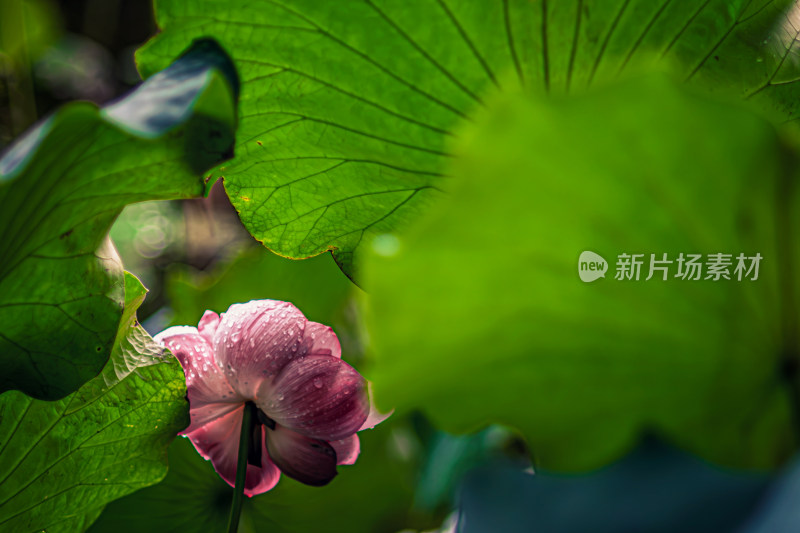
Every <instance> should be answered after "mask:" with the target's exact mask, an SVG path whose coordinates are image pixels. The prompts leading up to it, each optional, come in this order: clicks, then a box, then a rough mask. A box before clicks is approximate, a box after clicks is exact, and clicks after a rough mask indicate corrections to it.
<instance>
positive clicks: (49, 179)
mask: <svg viewBox="0 0 800 533" xmlns="http://www.w3.org/2000/svg"><path fill="white" fill-rule="evenodd" d="M232 69H233V66H232V65H231V64H230V61H229V59H228V58H227V56H226V55H225V53H224V52H223V51H222V50H220V49H219V47H218V45H216V44H215V43H213V42H212V41H208V40H207V41H203V42H200V43H197V44H196V45H195V46H194V47H193V48H192V49H191V50H190V51H189V52H187V53H186V54H185V55H184V56H183V57H181V58H180V59H178V60H177V61H176V62H175V63H173V64H172V66H170V67H169V68H168V69H166V70H165V71H163V72H162V73H160V74H158V75H156V76H154V77H153V78H151V79H150V80H148V81H147V82H146V83H145V84H143V85H142V86H141V87H140V88H139V89H137V90H135V91H134V92H132V93H131V94H130V95H128V96H127V97H125V98H124V99H122V100H119V101H117V102H116V103H114V104H111V105H109V106H107V107H105V108H103V109H98V108H96V107H95V106H94V105H92V104H89V103H84V102H81V103H73V104H70V105H67V106H65V107H64V108H63V109H61V110H60V111H58V112H57V113H55V114H54V115H53V116H52V117H50V118H49V119H47V120H45V121H44V122H42V123H41V124H40V125H39V126H38V127H36V128H34V129H33V130H31V131H29V132H28V133H27V134H26V135H24V136H23V137H22V138H20V139H19V140H18V141H17V143H16V144H15V145H14V146H13V147H12V148H11V149H10V150H9V151H8V152H6V153H5V154H4V156H3V157H2V159H0V204H2V205H3V206H4V208H3V209H2V210H0V237H1V238H0V243H1V244H0V257H2V258H3V261H2V263H1V264H0V352H2V354H3V357H2V359H0V391H5V390H9V389H18V390H21V391H23V392H25V393H27V394H30V395H32V396H35V397H37V398H43V399H51V400H52V399H58V398H62V397H64V396H65V395H67V394H69V393H70V392H72V391H74V390H76V389H77V388H78V387H80V386H81V385H82V384H83V383H85V382H86V381H87V380H89V379H91V378H92V377H94V376H96V375H97V373H98V372H100V370H101V369H102V368H103V366H104V365H105V363H106V361H107V360H108V357H109V353H110V350H111V346H112V344H113V342H114V336H115V335H116V332H117V327H118V325H119V321H120V316H121V313H122V304H123V287H122V269H121V267H120V265H119V264H118V263H119V261H118V259H117V258H116V253H115V252H114V251H113V247H103V249H102V250H100V251H98V248H100V246H101V242H102V240H103V238H104V237H105V235H106V233H107V232H108V229H109V227H110V226H111V223H112V222H113V220H114V218H115V217H116V216H117V215H118V214H119V212H120V210H121V209H122V208H123V207H124V206H125V205H126V204H129V203H133V202H140V201H144V200H153V199H167V198H187V197H190V196H197V195H200V194H202V192H203V182H202V179H201V178H200V177H199V174H200V173H201V172H202V171H203V170H204V169H207V168H208V167H210V166H211V165H212V164H213V163H216V162H218V161H220V160H221V159H222V158H224V157H226V154H228V152H229V149H230V146H231V143H232V140H233V130H234V126H235V100H234V94H233V92H234V91H235V89H232V87H231V85H234V86H235V84H236V78H235V73H233V70H232Z"/></svg>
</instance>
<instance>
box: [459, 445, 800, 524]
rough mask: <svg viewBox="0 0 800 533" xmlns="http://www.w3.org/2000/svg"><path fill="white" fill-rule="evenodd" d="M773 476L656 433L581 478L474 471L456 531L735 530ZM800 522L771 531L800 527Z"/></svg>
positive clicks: (501, 468) (500, 466)
mask: <svg viewBox="0 0 800 533" xmlns="http://www.w3.org/2000/svg"><path fill="white" fill-rule="evenodd" d="M770 481H771V479H770V477H769V476H766V475H763V474H761V475H756V474H753V473H747V472H740V471H732V470H725V469H720V468H715V467H714V466H712V465H709V464H708V463H706V462H704V461H701V460H700V459H698V458H697V457H693V456H690V455H687V454H684V453H681V452H679V451H677V450H675V449H674V448H671V447H669V446H666V445H664V444H663V443H660V442H657V441H654V440H652V439H649V440H648V441H647V442H645V443H644V444H643V445H641V446H640V447H638V448H637V449H636V450H634V451H633V452H632V453H631V454H629V455H627V456H625V457H624V458H623V459H621V460H620V461H617V462H615V463H614V464H612V465H609V466H607V467H605V468H603V469H601V470H598V471H596V472H590V473H587V474H584V475H580V476H565V475H557V474H552V473H548V472H537V474H536V475H532V474H530V473H526V472H523V471H522V470H520V469H519V468H514V467H513V465H510V464H504V463H503V462H500V461H497V462H495V464H493V465H490V466H489V465H486V466H482V467H480V468H477V469H475V470H473V471H472V472H470V473H469V474H468V475H467V476H466V479H465V481H464V483H463V485H462V486H461V489H460V494H459V513H458V516H459V523H458V528H457V530H456V531H458V532H459V533H483V532H485V531H502V532H503V533H586V532H587V531H591V532H592V533H642V532H647V533H674V532H676V531H680V532H681V533H708V532H710V531H713V532H714V533H734V532H740V529H739V528H740V526H741V525H742V524H743V523H744V522H745V519H747V518H748V517H749V516H750V515H752V514H753V511H754V510H755V509H756V508H757V507H758V505H759V502H760V500H762V499H763V497H764V493H765V492H766V489H767V487H768V485H769V482H770ZM797 525H798V522H794V524H793V526H790V525H789V523H786V526H787V527H786V528H785V529H780V530H771V531H773V532H775V533H777V532H778V531H794V530H795V529H796V528H797ZM764 533H766V531H765V532H764Z"/></svg>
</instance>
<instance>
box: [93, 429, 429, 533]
mask: <svg viewBox="0 0 800 533" xmlns="http://www.w3.org/2000/svg"><path fill="white" fill-rule="evenodd" d="M397 426H398V421H397V420H393V421H390V422H384V423H383V424H381V425H379V426H378V427H377V428H376V429H374V430H371V431H366V432H362V433H361V434H360V437H361V455H360V456H359V458H358V461H357V462H356V464H355V465H352V466H340V467H339V475H338V476H336V478H335V479H334V480H333V481H332V482H331V483H330V485H327V486H325V487H321V488H320V487H309V486H307V485H302V484H301V483H298V482H296V481H294V480H293V479H290V478H288V477H286V476H283V477H282V478H281V481H280V482H279V483H278V486H277V487H276V488H274V489H273V490H271V491H269V492H267V493H265V494H262V495H260V496H256V497H254V498H251V499H248V500H247V501H245V502H244V510H243V515H242V522H241V524H240V527H239V531H240V532H241V533H249V532H253V533H261V532H264V533H282V532H286V533H290V532H291V533H294V532H297V531H322V530H324V531H331V532H334V533H338V532H342V533H344V532H353V531H369V532H374V533H382V532H385V533H395V532H397V531H399V530H401V529H403V528H406V527H417V528H423V527H428V528H429V527H432V526H433V525H435V524H436V523H437V522H436V521H435V520H434V519H433V518H432V517H425V516H415V515H413V514H411V513H410V511H409V509H410V507H411V502H412V494H413V482H414V479H413V472H414V464H413V462H410V461H409V460H407V459H403V458H402V456H401V455H399V454H398V452H397V451H395V449H394V447H393V446H392V440H393V431H392V428H393V427H397ZM169 464H170V469H169V473H168V474H167V477H166V479H165V480H164V481H163V482H162V483H160V484H158V485H156V486H154V487H150V488H148V489H145V490H141V491H139V492H137V493H135V494H132V495H130V496H128V497H126V498H123V499H121V500H118V501H116V502H114V503H112V504H111V505H109V506H108V507H107V508H106V510H105V512H104V513H103V514H102V516H101V517H100V519H99V520H98V521H97V522H96V523H95V524H94V526H93V527H92V529H91V530H90V531H91V533H104V532H109V533H110V532H113V533H127V532H141V531H146V530H149V529H152V528H153V525H154V524H157V527H158V530H159V531H192V532H194V531H225V526H226V523H227V519H228V513H229V510H230V501H231V497H232V489H231V487H230V486H228V485H227V484H226V483H225V482H224V481H222V480H221V479H220V478H219V476H218V475H217V474H216V472H214V469H213V468H212V466H211V464H210V463H209V462H207V461H205V460H203V458H202V457H200V455H199V454H198V453H197V451H195V449H194V448H193V447H192V445H191V443H190V442H189V441H188V440H186V439H177V440H176V441H175V442H174V443H173V444H172V446H170V450H169ZM437 518H438V520H439V521H440V520H441V517H437Z"/></svg>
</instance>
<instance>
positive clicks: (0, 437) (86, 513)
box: [0, 273, 189, 533]
mask: <svg viewBox="0 0 800 533" xmlns="http://www.w3.org/2000/svg"><path fill="white" fill-rule="evenodd" d="M145 292H146V290H145V289H144V287H143V286H142V285H141V283H139V280H137V279H136V278H135V277H134V276H132V275H130V274H127V273H126V274H125V312H124V315H123V318H122V326H121V328H120V330H119V332H118V333H117V339H116V341H115V343H114V348H113V350H112V353H111V359H110V360H109V361H108V364H106V366H105V368H104V369H103V372H102V373H101V374H100V375H99V376H97V377H96V378H94V379H92V380H91V381H89V382H88V383H86V384H85V385H84V386H83V387H81V388H80V389H79V390H78V391H77V392H75V393H73V394H71V395H69V396H67V397H66V398H64V399H62V400H59V401H57V402H45V401H42V400H33V399H31V398H29V397H28V396H25V395H24V394H22V393H21V392H18V391H10V392H6V393H4V394H3V395H2V396H0V443H2V444H0V465H2V466H0V530H2V531H41V530H47V531H48V532H51V533H57V532H61V531H63V532H70V533H71V532H74V531H83V530H84V529H86V527H88V525H89V524H91V522H92V521H93V520H94V519H95V518H96V517H97V516H98V515H99V514H100V512H101V511H102V509H103V507H104V506H105V505H106V503H108V502H109V501H111V500H114V499H116V498H120V497H122V496H124V495H126V494H130V493H131V492H134V491H136V490H138V489H140V488H142V487H145V486H148V485H152V484H153V483H156V482H157V481H159V480H160V479H161V478H163V477H164V475H165V473H166V448H167V445H168V444H169V443H170V441H172V440H173V439H174V437H175V435H176V434H177V432H178V431H180V430H181V429H183V428H185V427H186V426H187V425H188V424H189V404H188V402H187V401H186V398H185V395H186V387H185V385H184V376H183V371H182V370H181V367H180V365H179V364H178V362H177V360H176V359H175V358H173V357H172V356H171V355H169V353H166V355H165V353H164V350H163V348H161V347H160V346H158V344H156V343H155V342H154V341H153V339H152V338H150V336H149V335H148V334H147V333H146V332H145V331H144V330H143V329H142V328H141V327H140V326H139V324H138V323H137V321H136V314H135V312H136V309H137V308H138V307H139V305H140V304H141V302H142V301H143V300H144V295H145Z"/></svg>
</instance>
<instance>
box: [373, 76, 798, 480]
mask: <svg viewBox="0 0 800 533" xmlns="http://www.w3.org/2000/svg"><path fill="white" fill-rule="evenodd" d="M462 138H463V139H464V142H463V144H462V145H461V147H460V148H459V149H458V154H459V157H458V158H457V159H456V161H455V164H454V169H453V173H454V174H455V175H456V176H458V178H459V185H461V187H459V188H458V189H457V190H456V191H455V192H454V194H453V198H452V201H451V202H450V203H448V205H447V206H446V208H444V209H443V210H442V211H441V212H437V214H436V215H435V216H433V217H431V218H430V219H429V220H428V221H427V224H423V225H422V226H421V227H419V228H418V229H417V231H416V232H415V233H414V234H413V235H411V236H409V237H408V238H407V239H399V240H398V239H397V237H395V236H393V235H387V236H384V237H383V238H381V239H378V240H376V242H375V246H374V248H375V253H374V255H373V257H372V258H371V261H369V262H368V263H367V265H366V266H365V274H366V281H367V283H366V287H367V289H368V294H369V295H370V298H369V299H368V300H367V304H368V308H369V309H368V313H367V318H368V325H369V332H370V338H371V340H372V342H373V343H374V344H373V351H374V354H375V364H374V368H373V371H372V373H371V374H369V377H370V378H371V379H373V381H374V384H375V391H376V395H377V400H378V403H379V406H380V407H383V408H384V409H385V408H388V407H390V406H396V407H397V409H398V412H405V411H408V410H411V409H415V408H418V407H421V408H424V410H425V412H426V413H428V414H429V415H430V416H431V417H432V419H433V420H434V422H435V423H436V424H437V425H438V426H439V427H440V428H442V429H444V430H445V431H453V432H463V431H467V430H472V429H475V428H477V427H481V426H482V425H484V424H487V423H490V422H496V423H501V424H506V425H510V426H513V427H516V428H518V429H520V430H521V431H522V433H523V434H524V435H525V437H526V438H527V439H528V442H529V444H530V446H531V448H532V449H533V452H534V454H535V457H536V458H537V459H538V460H539V461H540V463H541V464H542V465H544V466H546V467H549V468H554V469H585V468H591V467H596V466H599V465H601V464H603V463H605V462H608V461H610V460H612V459H614V458H617V457H619V456H620V455H622V454H623V453H624V452H625V451H626V450H627V449H630V447H631V446H633V444H634V442H635V441H636V440H637V437H638V435H639V433H640V432H641V430H642V429H644V428H652V429H653V430H655V431H656V432H658V433H661V434H665V435H667V436H668V438H669V440H670V441H673V442H675V443H677V444H679V445H680V446H682V447H684V448H686V449H688V450H690V451H692V452H695V453H698V454H700V455H701V456H703V457H706V458H710V459H713V460H716V461H720V462H722V463H726V464H731V465H739V466H746V467H758V468H767V467H772V466H775V465H777V464H780V463H781V462H782V461H783V460H785V459H786V458H787V457H788V456H789V455H790V454H791V452H792V450H793V449H794V447H795V445H796V443H797V438H796V436H795V435H793V432H792V406H791V401H790V395H791V391H792V390H796V387H797V381H796V380H797V379H798V378H797V375H796V373H792V372H791V368H792V365H791V363H794V362H796V360H797V357H798V345H797V338H796V336H795V335H794V332H795V331H796V329H797V323H798V318H797V317H798V314H797V305H798V300H799V299H798V296H799V295H798V292H797V286H796V285H794V284H793V283H792V272H793V271H792V267H791V265H792V264H797V263H796V261H797V259H798V255H797V254H798V248H797V247H796V246H795V245H794V244H793V240H792V237H791V228H797V227H798V222H799V221H798V210H797V209H796V205H798V204H797V202H798V192H797V187H796V186H795V184H796V180H797V157H796V155H795V154H794V153H791V152H790V151H789V149H788V147H787V146H786V145H785V144H784V143H783V142H782V140H781V139H780V138H779V135H778V132H777V131H776V130H775V129H774V127H773V126H772V125H771V124H769V123H768V122H767V121H765V120H763V119H761V118H759V117H757V116H756V115H754V114H752V113H750V112H749V111H745V110H743V109H739V108H737V107H735V106H729V105H723V104H720V103H716V102H712V101H710V100H707V99H706V98H705V97H700V96H696V95H694V94H693V93H690V92H685V91H684V90H681V89H680V88H679V87H677V86H675V85H674V84H672V83H671V82H668V81H667V80H666V79H662V78H658V77H656V78H646V79H641V80H636V81H635V82H634V81H631V82H629V83H627V84H623V85H619V86H615V87H608V88H605V89H603V90H601V91H598V92H596V93H592V94H587V95H584V96H581V97H577V96H576V97H571V98H569V99H567V98H564V99H537V98H530V97H524V96H516V97H512V96H508V95H505V96H498V98H497V99H496V101H495V102H493V104H492V106H491V108H490V109H489V110H487V111H486V113H485V114H484V115H483V116H482V117H481V119H480V120H479V121H478V125H477V126H473V127H471V128H468V129H467V131H465V132H464V133H463V135H462ZM584 250H591V251H594V252H597V253H599V254H600V255H601V256H603V257H605V259H606V260H607V261H609V263H610V268H609V273H608V274H607V276H606V279H599V280H597V281H595V282H594V283H583V282H581V280H580V279H579V277H578V275H577V274H578V257H579V255H580V254H581V252H582V251H584ZM681 252H684V253H702V254H704V256H705V254H710V253H718V252H723V253H731V254H738V253H740V252H743V253H745V254H746V255H748V256H752V255H755V254H756V253H757V252H758V253H760V254H761V255H762V256H763V260H762V262H761V268H760V273H759V279H758V280H757V281H750V280H747V279H746V280H743V281H736V278H735V276H734V278H733V279H732V280H729V281H726V280H722V281H718V282H714V281H711V280H708V281H703V280H701V281H685V280H681V279H675V278H674V277H673V276H674V275H675V273H676V265H675V264H673V265H672V270H671V275H670V279H669V280H666V281H662V280H661V277H660V276H661V274H660V273H658V272H657V273H656V278H655V279H652V280H650V281H645V280H644V279H645V277H647V275H648V270H647V269H648V266H647V265H648V264H649V263H648V261H649V259H650V254H651V253H652V254H657V258H659V259H660V258H661V255H660V254H663V253H667V254H669V257H670V258H672V259H673V260H675V259H676V258H677V257H678V254H679V253H681ZM621 253H642V254H646V255H645V256H644V259H645V266H644V268H643V271H642V278H641V280H640V281H638V282H636V281H618V280H615V279H614V275H613V274H614V263H615V260H616V258H617V256H618V255H619V254H621ZM731 270H733V269H732V268H731ZM787 362H788V363H790V364H789V365H787V364H786V363H787ZM795 368H796V367H795ZM784 371H785V372H784ZM797 407H798V406H797V405H795V406H794V408H797Z"/></svg>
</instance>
